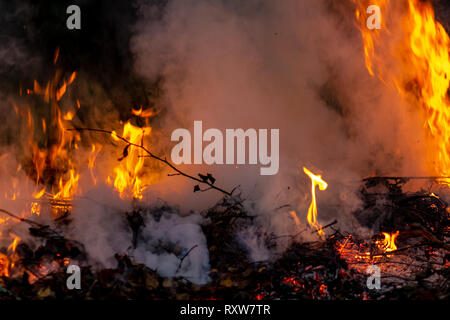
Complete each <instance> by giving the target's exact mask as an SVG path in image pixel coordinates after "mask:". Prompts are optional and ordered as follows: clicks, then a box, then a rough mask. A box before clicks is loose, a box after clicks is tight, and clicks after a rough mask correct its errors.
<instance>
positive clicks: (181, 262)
mask: <svg viewBox="0 0 450 320" xmlns="http://www.w3.org/2000/svg"><path fill="white" fill-rule="evenodd" d="M197 247H198V245H195V246H193V247H192V248H190V249H189V250H188V252H186V253H185V254H184V256H182V257H181V258H180V264H179V265H178V268H177V271H176V272H175V273H178V271H180V269H181V265H182V264H183V261H184V259H185V258H186V257H187V256H188V255H189V253H191V251H192V250H194V249H195V248H197Z"/></svg>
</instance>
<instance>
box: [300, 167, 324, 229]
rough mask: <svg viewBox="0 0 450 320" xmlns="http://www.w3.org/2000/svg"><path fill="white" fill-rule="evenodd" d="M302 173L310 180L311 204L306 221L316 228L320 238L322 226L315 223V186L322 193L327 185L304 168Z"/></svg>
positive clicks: (318, 176) (319, 177)
mask: <svg viewBox="0 0 450 320" xmlns="http://www.w3.org/2000/svg"><path fill="white" fill-rule="evenodd" d="M303 172H304V173H305V174H306V175H308V176H309V178H310V179H311V204H310V206H309V209H308V215H307V217H306V219H307V220H308V223H309V224H310V225H311V226H313V227H314V228H316V230H317V233H318V234H319V235H320V236H324V235H325V233H324V231H323V230H322V226H321V225H320V224H319V223H318V222H317V203H316V186H319V189H320V190H322V191H324V190H326V189H327V187H328V184H327V183H326V182H325V181H324V180H323V179H322V177H321V176H320V175H315V174H314V173H312V172H311V171H309V170H308V169H307V168H306V167H303Z"/></svg>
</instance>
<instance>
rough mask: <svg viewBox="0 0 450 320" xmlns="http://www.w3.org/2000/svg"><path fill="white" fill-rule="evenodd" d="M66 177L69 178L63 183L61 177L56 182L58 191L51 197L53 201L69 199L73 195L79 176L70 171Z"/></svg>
mask: <svg viewBox="0 0 450 320" xmlns="http://www.w3.org/2000/svg"><path fill="white" fill-rule="evenodd" d="M68 176H69V178H68V179H67V180H66V181H65V182H64V179H63V177H60V179H59V182H58V189H59V191H58V192H57V193H56V194H55V195H54V196H53V199H71V198H72V196H73V195H74V194H75V191H76V190H77V187H78V180H79V179H80V175H79V174H78V173H76V172H75V170H74V169H70V170H69V174H68Z"/></svg>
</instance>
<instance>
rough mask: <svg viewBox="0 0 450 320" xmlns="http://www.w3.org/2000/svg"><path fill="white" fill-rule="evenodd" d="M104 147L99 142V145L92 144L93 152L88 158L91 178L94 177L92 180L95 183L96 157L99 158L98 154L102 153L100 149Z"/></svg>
mask: <svg viewBox="0 0 450 320" xmlns="http://www.w3.org/2000/svg"><path fill="white" fill-rule="evenodd" d="M102 148H103V147H102V145H101V144H97V145H95V144H92V147H91V154H90V155H89V159H88V168H89V172H90V174H91V178H92V181H93V182H94V184H97V178H96V176H95V173H94V168H95V159H96V158H97V156H98V154H99V153H100V151H101V150H102Z"/></svg>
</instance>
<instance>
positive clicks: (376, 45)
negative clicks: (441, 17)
mask: <svg viewBox="0 0 450 320" xmlns="http://www.w3.org/2000/svg"><path fill="white" fill-rule="evenodd" d="M354 2H356V4H357V6H358V8H357V9H356V18H357V20H358V22H359V26H360V31H361V34H362V39H363V44H364V55H365V61H366V67H367V70H368V71H369V73H370V74H371V75H372V76H377V77H378V78H380V79H381V80H382V81H383V82H384V83H385V84H386V85H390V86H392V87H394V88H395V89H396V90H397V91H398V92H399V94H400V95H401V96H402V97H403V99H404V100H405V101H407V102H409V103H410V104H412V105H413V106H415V107H416V109H417V110H419V111H420V112H421V114H422V115H423V123H424V129H425V131H426V134H427V138H428V139H429V145H430V151H429V156H430V160H431V161H430V163H432V167H431V168H430V169H429V170H430V172H432V174H434V175H440V176H449V175H450V125H449V123H450V101H449V99H448V90H449V85H450V74H449V73H450V56H449V48H450V39H449V36H448V34H447V33H446V31H445V29H444V27H443V26H442V25H441V24H440V23H439V22H437V21H436V20H435V16H434V11H433V7H432V5H431V4H430V3H429V2H424V1H420V0H406V1H405V2H404V3H403V4H405V7H404V8H401V9H397V10H402V12H405V14H404V15H403V16H402V18H401V19H400V20H399V21H398V22H397V21H396V19H390V20H389V19H383V25H382V27H381V29H380V30H369V29H368V28H367V27H366V19H367V14H366V13H365V11H364V8H366V7H367V5H368V4H369V3H368V2H367V1H365V0H354ZM370 4H376V5H379V6H380V9H381V12H382V17H388V18H389V16H390V15H389V14H390V13H391V12H392V11H390V10H389V9H392V10H394V5H398V4H399V2H397V1H389V0H378V1H371V3H370ZM385 20H388V21H385ZM388 23H389V25H388ZM394 23H399V24H400V26H401V27H399V28H397V30H400V31H401V34H400V35H395V36H394V34H393V32H391V30H389V28H388V27H392V24H394ZM393 30H394V28H392V31H393ZM385 48H389V50H387V51H388V52H386V49H385ZM443 182H446V183H448V181H443Z"/></svg>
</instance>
